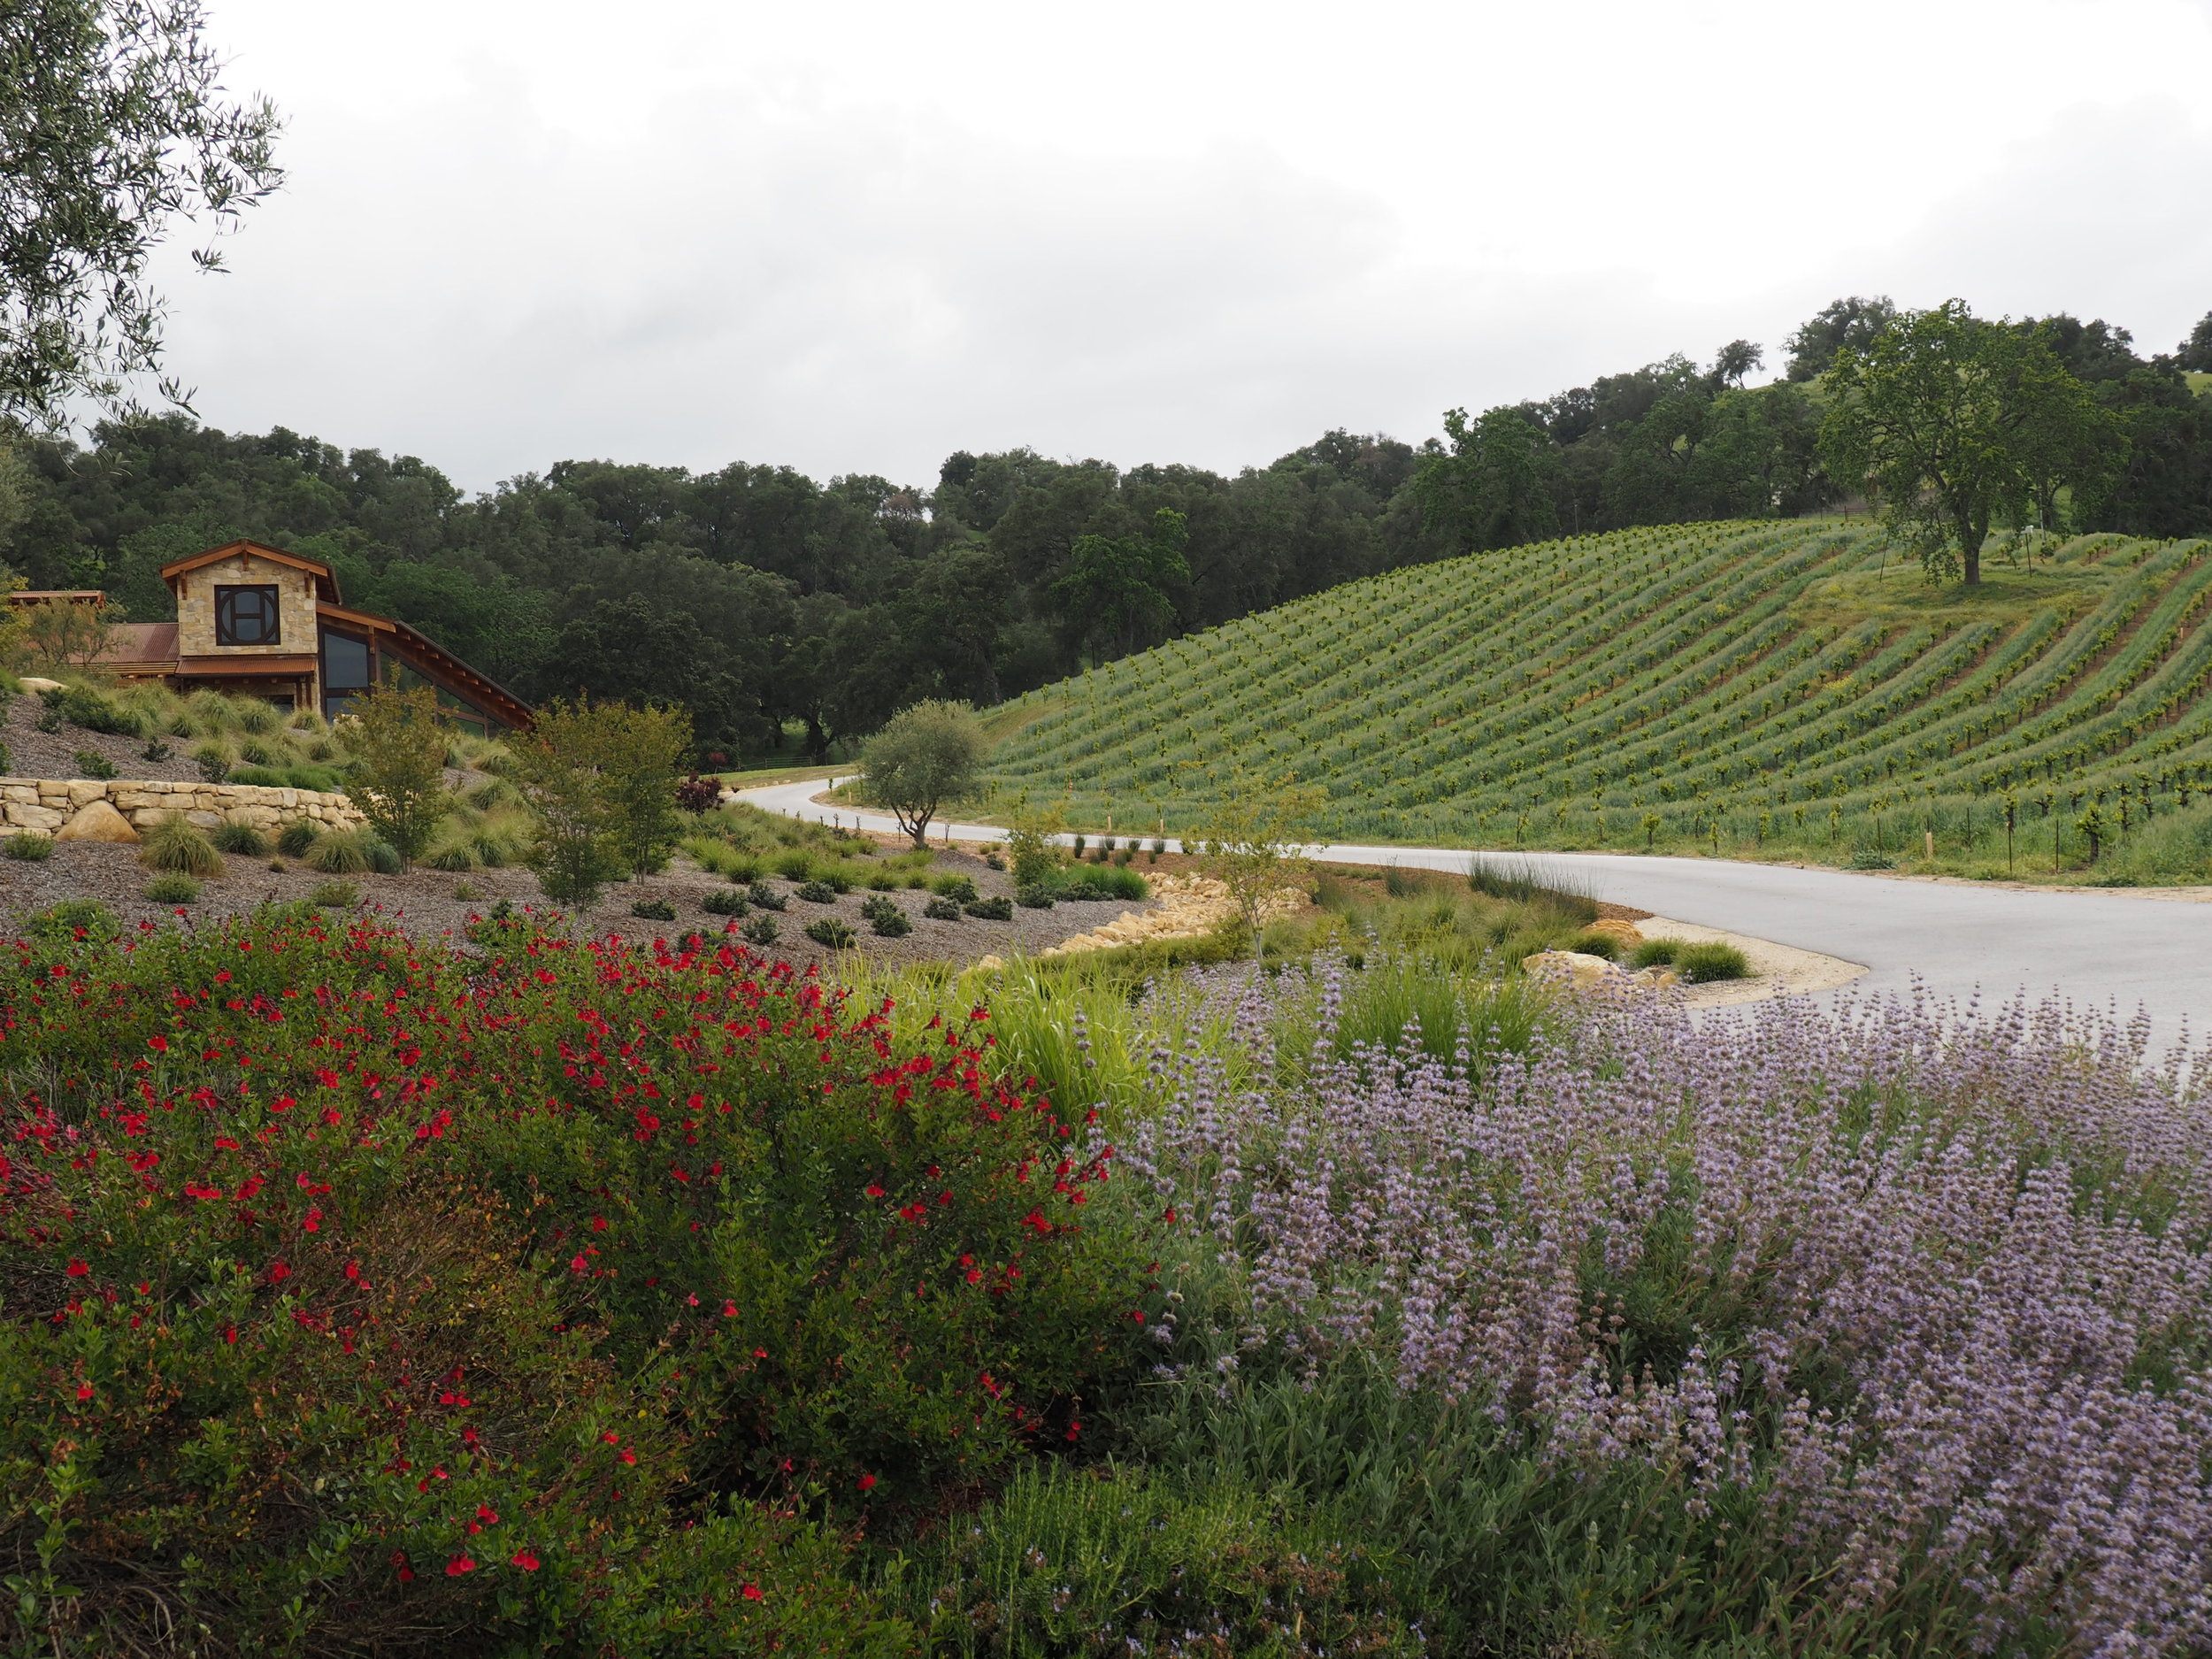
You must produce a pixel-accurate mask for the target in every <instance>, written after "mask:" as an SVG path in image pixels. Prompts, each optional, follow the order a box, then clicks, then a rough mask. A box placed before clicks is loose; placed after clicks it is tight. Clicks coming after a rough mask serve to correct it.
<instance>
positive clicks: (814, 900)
mask: <svg viewBox="0 0 2212 1659" xmlns="http://www.w3.org/2000/svg"><path fill="white" fill-rule="evenodd" d="M797 896H798V897H800V898H802V899H803V900H805V901H806V902H808V903H809V904H834V903H836V902H837V889H836V888H835V887H832V886H830V884H829V883H828V882H826V881H802V882H801V883H799V886H798V888H797Z"/></svg>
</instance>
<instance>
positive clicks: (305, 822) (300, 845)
mask: <svg viewBox="0 0 2212 1659" xmlns="http://www.w3.org/2000/svg"><path fill="white" fill-rule="evenodd" d="M320 833H322V832H321V830H320V829H319V827H318V826H316V825H315V824H314V822H313V821H312V820H311V819H308V818H294V819H293V820H292V821H291V822H290V823H289V824H287V825H286V826H284V827H283V828H282V829H280V830H279V831H278V832H277V838H276V845H277V850H278V851H279V852H280V853H282V854H283V855H284V856H286V857H287V858H297V857H300V856H303V854H304V853H305V852H306V851H307V849H309V848H310V847H312V846H313V845H314V844H315V837H316V836H318V835H319V834H320Z"/></svg>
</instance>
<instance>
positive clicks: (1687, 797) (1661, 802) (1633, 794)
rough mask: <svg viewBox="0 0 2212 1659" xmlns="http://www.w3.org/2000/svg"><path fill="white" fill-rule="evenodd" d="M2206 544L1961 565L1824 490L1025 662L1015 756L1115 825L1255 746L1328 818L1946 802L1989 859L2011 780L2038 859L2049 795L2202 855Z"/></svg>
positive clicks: (1476, 833)
mask: <svg viewBox="0 0 2212 1659" xmlns="http://www.w3.org/2000/svg"><path fill="white" fill-rule="evenodd" d="M2208 555H2212V543H2208V542H2206V541H2179V542H2152V541H2132V540H2129V539H2127V538H2124V537H2120V536H2112V535H2096V536H2084V537H2078V538H2076V539H2074V540H2071V541H2057V540H2056V539H2055V538H2050V539H2047V541H2046V543H2045V546H2044V548H2043V549H2040V550H2039V552H2038V555H2037V557H2035V558H2034V560H2033V561H2032V564H2025V565H2009V564H2008V563H2007V562H2006V561H2005V560H2003V559H2002V558H2001V557H1999V558H1995V559H1993V561H1992V562H1991V563H1990V564H1989V565H1986V566H1985V569H1986V570H1987V571H1988V572H1989V573H1988V576H1987V580H1985V582H1984V583H1983V584H1982V586H1981V587H1980V588H1978V589H1966V588H1956V587H1943V588H1938V587H1935V586H1932V584H1930V583H1929V582H1928V580H1926V579H1925V578H1924V576H1923V575H1922V574H1921V572H1920V571H1919V568H1918V566H1917V565H1914V564H1912V563H1911V562H1910V561H1909V560H1906V561H1901V559H1900V558H1899V557H1898V556H1897V555H1896V554H1895V553H1894V552H1893V551H1892V550H1890V549H1887V548H1886V545H1885V543H1884V541H1883V539H1882V537H1881V535H1880V534H1879V533H1878V531H1876V530H1874V529H1872V528H1870V526H1867V525H1866V524H1865V523H1863V522H1842V521H1838V520H1832V519H1831V520H1819V521H1796V522H1790V523H1766V524H1706V525H1693V526H1670V527H1664V528H1649V529H1637V530H1626V531H1621V532H1617V533H1615V534H1607V535H1601V536H1585V537H1579V538H1577V539H1574V540H1571V541H1549V542H1543V543H1540V544H1536V545H1533V546H1529V547H1523V548H1516V549H1509V550H1507V551H1503V552H1496V553H1485V554H1478V555H1474V556H1472V557H1467V558H1463V559H1456V560H1453V561H1451V562H1449V563H1446V564H1440V565H1425V566H1422V567H1419V568H1417V569H1412V570H1405V571H1399V572H1393V573H1391V574H1388V575H1385V576H1379V577H1375V578H1372V579H1371V580H1365V581H1360V582H1355V583H1351V584H1349V585H1348V586H1346V587H1342V588H1334V589H1332V590H1331V591H1329V592H1327V593H1325V594H1320V595H1315V596H1314V597H1312V598H1310V599H1304V600H1301V601H1299V602H1297V603H1294V604H1289V605H1285V606H1282V607H1280V608H1279V609H1277V610H1274V611H1266V612H1263V613H1261V614H1259V615H1256V616H1252V617H1248V618H1243V619H1242V620H1240V621H1238V622H1234V623H1231V624H1229V625H1227V626H1224V627H1220V628H1217V629H1214V630H1212V631H1210V632H1209V633H1206V634H1197V635H1194V636H1191V637H1189V638H1186V639H1181V640H1178V641H1173V642H1172V643H1171V644H1168V645H1164V646H1162V647H1160V648H1158V649H1155V650H1151V651H1147V652H1145V653H1143V654H1141V655H1140V656H1137V657H1129V658H1126V659H1124V660H1122V661H1119V662H1116V663H1112V664H1108V665H1106V666H1104V667H1102V668H1099V669H1096V670H1094V671H1093V672H1089V673H1087V674H1084V675H1082V676H1080V677H1079V678H1077V679H1074V680H1067V681H1064V682H1062V683H1060V684H1058V685H1055V686H1050V687H1045V688H1043V689H1041V690H1040V691H1037V692H1033V693H1032V694H1030V695H1028V696H1026V697H1024V698H1022V699H1020V700H1019V701H1018V702H1017V703H1012V704H1010V705H1008V706H1007V707H1006V708H1004V709H1003V710H998V711H995V716H994V720H993V726H994V729H995V733H999V734H1001V741H1000V744H999V747H998V749H997V750H996V751H995V755H994V757H993V760H992V768H993V776H994V780H995V783H996V784H997V786H998V787H999V788H1000V789H1001V790H1002V791H1004V790H1007V789H1027V790H1029V791H1030V792H1032V793H1033V794H1046V795H1060V794H1062V793H1063V792H1066V793H1067V795H1068V798H1069V801H1070V804H1071V818H1072V819H1073V821H1075V822H1078V823H1080V824H1084V825H1086V826H1101V825H1103V824H1104V823H1105V822H1106V819H1107V817H1108V815H1109V814H1112V815H1113V819H1114V822H1115V824H1116V825H1117V826H1120V827H1121V828H1122V829H1123V831H1124V833H1126V832H1127V831H1129V830H1133V829H1141V830H1144V831H1146V832H1148V833H1150V832H1151V831H1153V829H1154V828H1155V826H1156V825H1157V824H1159V823H1160V822H1161V821H1162V820H1163V819H1164V821H1165V823H1166V825H1167V827H1168V828H1169V830H1170V831H1173V830H1175V829H1177V828H1179V827H1195V826H1200V825H1202V822H1203V818H1204V807H1205V799H1206V795H1207V793H1208V788H1209V785H1208V783H1207V769H1208V768H1209V767H1210V766H1213V765H1215V764H1217V763H1219V762H1220V761H1221V760H1222V759H1223V758H1225V757H1236V758H1238V759H1240V760H1241V761H1242V762H1243V763H1244V764H1246V765H1247V766H1248V767H1250V768H1252V769H1255V770H1263V771H1265V772H1271V773H1282V772H1296V773H1297V774H1298V775H1299V776H1300V777H1301V778H1302V779H1304V780H1309V781H1312V782H1317V783H1320V784H1322V785H1324V786H1325V787H1326V788H1327V789H1328V791H1329V795H1330V803H1329V806H1328V808H1327V810H1326V814H1325V821H1324V823H1323V825H1322V826H1321V827H1322V830H1323V832H1324V833H1326V834H1328V835H1330V836H1331V837H1333V838H1335V839H1359V838H1371V839H1376V840H1386V841H1406V842H1439V843H1443V844H1447V845H1450V844H1462V845H1481V846H1511V845H1516V844H1520V845H1526V846H1531V847H1536V846H1542V847H1556V848H1591V847H1612V848H1619V849H1639V848H1644V847H1647V846H1651V847H1655V848H1657V849H1660V850H1666V849H1670V848H1672V849H1678V850H1686V849H1699V850H1706V851H1721V852H1729V853H1736V852H1749V851H1760V852H1763V853H1765V854H1767V855H1769V856H1810V857H1815V858H1822V859H1832V860H1834V861H1837V862H1843V861H1847V860H1850V859H1853V858H1855V857H1856V858H1859V859H1860V860H1861V861H1863V862H1872V861H1873V860H1875V859H1877V858H1878V857H1880V856H1892V857H1897V858H1899V859H1900V860H1902V858H1903V856H1906V855H1908V854H1909V855H1911V856H1917V855H1918V853H1919V852H1920V850H1921V849H1922V847H1923V845H1924V843H1923V835H1924V833H1925V832H1927V831H1929V830H1932V831H1933V833H1934V834H1935V836H1936V841H1937V845H1938V850H1939V858H1938V863H1939V864H1946V865H1949V866H1954V867H1955V866H1958V865H1961V864H1965V865H1974V864H1980V865H1982V866H1986V865H1987V864H1988V863H1989V861H1991V860H1994V861H1997V862H1998V863H1999V864H2001V863H2002V861H2003V859H2004V857H2005V836H2004V796H2005V795H2006V793H2007V792H2008V791H2009V792H2011V794H2012V795H2013V797H2014V803H2015V805H2014V813H2015V818H2016V840H2017V844H2018V849H2019V852H2020V855H2021V860H2020V868H2021V871H2022V873H2028V872H2030V871H2031V870H2032V871H2034V872H2037V873H2048V872H2051V870H2052V866H2053V855H2052V827H2053V821H2054V819H2055V820H2056V822H2057V826H2058V827H2059V830H2060V833H2061V837H2062V854H2061V856H2062V859H2063V861H2064V863H2065V864H2067V865H2068V866H2069V867H2078V866H2079V865H2080V864H2083V863H2084V862H2085V860H2086V857H2087V855H2088V851H2089V840H2090V832H2091V831H2093V832H2094V833H2095V834H2096V838H2097V840H2098V841H2100V843H2101V848H2102V853H2103V856H2102V858H2101V861H2100V864H2099V865H2098V868H2099V869H2100V870H2103V871H2110V870H2112V869H2114V868H2115V867H2116V866H2115V864H2114V862H2113V861H2114V859H2115V858H2116V857H2118V858H2120V859H2121V861H2122V864H2126V861H2127V860H2128V859H2129V858H2133V859H2134V860H2135V866H2131V867H2139V869H2140V870H2141V872H2142V873H2143V874H2144V877H2145V879H2197V878H2200V877H2201V876H2202V875H2203V874H2205V873H2206V870H2205V867H2204V864H2205V860H2206V858H2207V856H2208V849H2212V816H2208V814H2207V813H2206V812H2204V811H2203V810H2201V807H2200V803H2202V802H2203V801H2204V799H2205V791H2206V790H2207V788H2208V787H2212V703H2208V700H2207V698H2206V696H2205V689H2206V686H2207V683H2208V680H2212V557H2208ZM2085 816H2089V818H2090V822H2089V825H2088V826H2087V828H2086V829H2085V828H2084V826H2083V825H2082V819H2083V818H2084V817H2085ZM2147 823H2148V826H2149V827H2148V829H2147V828H2146V824H2147ZM2030 855H2033V858H2032V859H2031V857H2030ZM1981 873H1988V870H1987V868H1986V867H1984V868H1982V870H1981Z"/></svg>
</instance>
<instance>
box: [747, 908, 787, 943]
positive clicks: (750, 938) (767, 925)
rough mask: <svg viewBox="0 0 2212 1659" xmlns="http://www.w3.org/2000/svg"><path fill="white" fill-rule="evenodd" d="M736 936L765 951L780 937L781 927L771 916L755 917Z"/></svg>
mask: <svg viewBox="0 0 2212 1659" xmlns="http://www.w3.org/2000/svg"><path fill="white" fill-rule="evenodd" d="M738 934H739V936H740V937H741V938H742V939H743V940H744V941H745V942H746V943H747V944H749V945H757V946H759V947H761V948H762V949H766V948H767V947H769V946H770V945H772V944H774V943H775V942H776V941H777V940H778V939H780V937H782V934H783V928H782V926H781V925H780V923H779V922H778V921H777V920H776V918H774V917H772V916H756V917H754V918H753V919H752V920H750V921H749V922H747V923H746V924H745V926H742V927H741V928H739V929H738Z"/></svg>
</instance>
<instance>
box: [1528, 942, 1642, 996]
mask: <svg viewBox="0 0 2212 1659" xmlns="http://www.w3.org/2000/svg"><path fill="white" fill-rule="evenodd" d="M1521 972H1524V973H1525V974H1527V975H1528V977H1529V978H1530V979H1534V980H1536V981H1538V982H1539V983H1540V984H1545V985H1569V986H1578V987H1580V986H1600V985H1608V984H1612V983H1615V982H1617V981H1618V980H1620V979H1624V978H1626V977H1627V976H1625V975H1624V974H1623V973H1622V972H1621V971H1620V970H1619V969H1618V968H1617V967H1615V966H1614V965H1613V964H1611V963H1609V962H1608V961H1607V960H1606V959H1605V958H1604V957H1603V956H1586V955H1585V954H1584V953H1583V952H1581V951H1579V950H1540V951H1538V952H1537V953H1536V954H1535V955H1534V956H1523V957H1522V958H1521Z"/></svg>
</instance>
